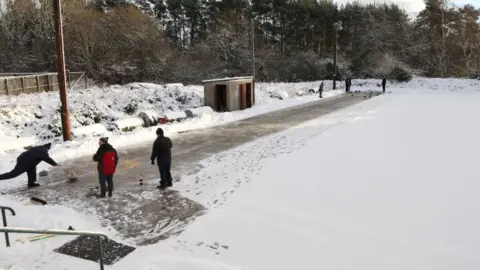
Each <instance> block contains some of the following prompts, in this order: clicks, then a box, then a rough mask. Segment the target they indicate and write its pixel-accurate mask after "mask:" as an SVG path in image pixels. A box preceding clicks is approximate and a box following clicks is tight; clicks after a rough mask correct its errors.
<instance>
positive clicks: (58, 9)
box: [53, 0, 72, 141]
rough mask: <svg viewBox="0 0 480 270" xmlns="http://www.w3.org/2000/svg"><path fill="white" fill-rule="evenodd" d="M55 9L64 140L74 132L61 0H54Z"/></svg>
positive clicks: (70, 138) (70, 137)
mask: <svg viewBox="0 0 480 270" xmlns="http://www.w3.org/2000/svg"><path fill="white" fill-rule="evenodd" d="M53 10H54V14H55V29H56V41H57V59H58V75H57V79H58V88H59V89H60V101H61V104H62V106H61V108H60V110H61V114H60V116H61V120H62V133H63V140H64V141H70V140H72V134H71V131H70V115H69V112H68V100H67V89H66V84H67V82H66V78H65V77H66V73H65V48H64V44H63V26H62V6H61V3H60V0H54V1H53Z"/></svg>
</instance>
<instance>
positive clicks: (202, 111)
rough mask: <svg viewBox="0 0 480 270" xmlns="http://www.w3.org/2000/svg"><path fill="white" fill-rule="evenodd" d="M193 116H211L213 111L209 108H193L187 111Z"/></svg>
mask: <svg viewBox="0 0 480 270" xmlns="http://www.w3.org/2000/svg"><path fill="white" fill-rule="evenodd" d="M189 111H190V112H191V113H192V114H193V115H194V116H200V117H202V116H204V115H207V114H213V113H214V111H213V109H212V108H211V107H210V106H204V107H200V108H194V109H191V110H189Z"/></svg>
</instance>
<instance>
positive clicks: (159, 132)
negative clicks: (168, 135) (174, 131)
mask: <svg viewBox="0 0 480 270" xmlns="http://www.w3.org/2000/svg"><path fill="white" fill-rule="evenodd" d="M157 135H158V136H160V135H163V129H162V128H157Z"/></svg>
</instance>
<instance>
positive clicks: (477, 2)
mask: <svg viewBox="0 0 480 270" xmlns="http://www.w3.org/2000/svg"><path fill="white" fill-rule="evenodd" d="M358 1H359V2H361V3H374V2H377V3H383V2H384V0H358ZM335 2H336V3H339V4H344V3H348V2H353V1H352V0H335ZM385 2H387V3H395V4H397V5H399V6H400V7H401V8H403V9H405V10H406V11H407V12H408V13H409V14H410V15H412V16H415V15H416V14H418V13H419V12H420V11H421V10H422V9H423V8H424V7H425V4H424V1H423V0H385ZM450 2H453V4H455V5H457V6H463V5H465V4H471V5H474V6H476V7H477V8H480V0H454V1H452V0H450Z"/></svg>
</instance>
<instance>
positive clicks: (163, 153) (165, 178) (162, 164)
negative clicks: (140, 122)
mask: <svg viewBox="0 0 480 270" xmlns="http://www.w3.org/2000/svg"><path fill="white" fill-rule="evenodd" d="M155 159H156V160H157V165H158V170H159V171H160V185H159V186H158V187H157V188H159V189H165V188H167V187H171V186H173V183H172V174H171V173H170V168H171V165H172V140H170V138H168V137H165V136H164V134H163V129H161V128H158V129H157V139H156V140H155V142H154V143H153V148H152V155H151V157H150V160H151V161H152V165H154V164H155Z"/></svg>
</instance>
